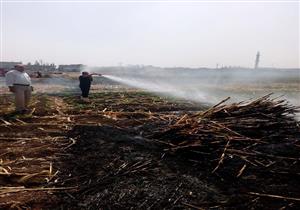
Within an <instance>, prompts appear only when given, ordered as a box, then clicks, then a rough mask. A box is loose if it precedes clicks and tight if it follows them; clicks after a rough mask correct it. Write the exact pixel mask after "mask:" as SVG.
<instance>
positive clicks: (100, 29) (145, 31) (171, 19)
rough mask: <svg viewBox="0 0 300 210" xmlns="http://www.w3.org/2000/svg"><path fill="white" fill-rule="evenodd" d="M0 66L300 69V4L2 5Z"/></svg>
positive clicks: (19, 3)
mask: <svg viewBox="0 0 300 210" xmlns="http://www.w3.org/2000/svg"><path fill="white" fill-rule="evenodd" d="M1 10H2V11H1V17H2V21H1V23H2V24H1V33H2V43H1V51H2V54H1V57H2V58H1V60H4V61H23V62H24V63H27V62H29V61H30V62H34V61H35V60H38V59H42V60H43V61H45V62H54V63H55V64H69V63H83V64H87V65H97V66H109V65H119V64H120V63H122V64H123V65H126V64H144V65H156V66H162V67H173V66H184V67H215V66H216V64H217V63H218V64H219V65H227V66H229V65H231V66H245V67H253V65H254V59H255V55H256V53H257V51H260V52H261V66H269V67H272V66H274V67H300V65H299V2H298V3H297V2H288V3H284V2H281V3H278V2H277V3H274V2H272V3H271V2H268V3H266V2H265V3H257V2H256V3H245V2H244V3H243V2H239V3H229V2H225V3H216V2H214V3H207V2H206V3H183V2H182V3H178V2H177V3H174V2H173V3H172V2H156V3H137V2H135V3H134V2H131V3H128V2H127V3H99V2H98V3H83V2H81V3H78V2H73V3H72V2H69V3H55V2H52V3H50V2H48V3H45V2H44V3H38V2H31V3H28V2H27V3H25V2H10V1H9V0H8V1H4V2H2V8H1Z"/></svg>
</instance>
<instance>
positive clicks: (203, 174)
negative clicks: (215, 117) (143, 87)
mask: <svg viewBox="0 0 300 210" xmlns="http://www.w3.org/2000/svg"><path fill="white" fill-rule="evenodd" d="M0 100H1V101H0V106H1V109H0V110H1V111H0V116H1V117H0V145H1V146H0V208H1V209H26V208H27V209H241V208H245V209H297V208H298V207H299V205H300V203H299V201H297V200H295V199H293V200H289V199H282V198H274V197H273V198H271V197H264V196H257V195H253V194H250V192H260V193H262V192H266V191H268V192H270V193H273V194H280V193H281V192H284V194H285V195H288V196H290V197H293V198H295V197H298V198H299V197H300V190H299V189H298V188H299V187H298V186H299V184H300V183H299V182H300V181H299V174H294V175H293V176H294V177H293V176H288V178H287V179H284V178H282V179H281V180H276V182H274V179H272V177H271V176H272V175H267V176H266V177H267V178H266V179H265V182H264V183H262V182H261V180H260V181H259V182H258V181H257V180H256V179H255V177H253V176H252V177H250V176H247V177H246V178H245V177H243V176H242V177H240V178H233V177H227V176H226V174H225V175H224V174H223V175H220V174H218V173H212V170H213V169H214V167H213V166H210V165H209V164H208V163H206V161H205V159H199V160H198V161H195V160H194V159H191V158H190V157H189V156H186V155H181V154H172V153H166V152H165V150H164V149H165V147H164V144H163V143H161V142H158V141H155V140H153V139H152V140H150V139H148V138H147V136H148V135H150V134H151V133H152V131H153V130H154V128H157V127H159V126H162V125H166V124H168V123H170V121H171V120H172V119H170V115H171V114H176V115H179V116H180V115H182V114H183V113H186V112H195V111H201V110H204V109H206V108H207V107H204V106H201V105H199V104H194V103H190V102H184V101H174V100H172V99H165V98H159V97H156V96H152V95H150V94H147V93H144V92H103V93H97V94H93V95H91V98H90V101H89V102H84V101H81V100H80V99H79V98H78V96H74V95H66V94H65V95H45V94H38V95H35V96H34V98H33V101H32V105H31V106H32V108H34V111H33V113H31V114H28V115H25V116H15V115H12V114H11V112H12V110H13V104H12V97H11V95H5V96H3V97H1V99H0ZM291 177H293V178H291ZM267 189H268V190H267ZM270 189H271V190H270ZM272 189H273V190H272ZM278 190H279V191H278Z"/></svg>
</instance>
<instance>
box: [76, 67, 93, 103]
mask: <svg viewBox="0 0 300 210" xmlns="http://www.w3.org/2000/svg"><path fill="white" fill-rule="evenodd" d="M92 81H93V78H92V75H90V74H89V73H88V72H86V71H83V72H82V74H81V75H80V76H79V87H80V89H81V97H82V98H83V99H87V98H88V97H89V92H90V88H91V84H92Z"/></svg>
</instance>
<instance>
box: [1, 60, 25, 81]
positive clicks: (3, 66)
mask: <svg viewBox="0 0 300 210" xmlns="http://www.w3.org/2000/svg"><path fill="white" fill-rule="evenodd" d="M18 64H22V62H6V61H0V77H4V76H5V74H6V72H8V71H9V70H11V69H13V68H14V67H15V65H18Z"/></svg>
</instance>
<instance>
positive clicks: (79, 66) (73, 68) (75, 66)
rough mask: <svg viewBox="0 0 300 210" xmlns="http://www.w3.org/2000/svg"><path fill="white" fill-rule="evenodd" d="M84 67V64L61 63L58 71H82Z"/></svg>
mask: <svg viewBox="0 0 300 210" xmlns="http://www.w3.org/2000/svg"><path fill="white" fill-rule="evenodd" d="M83 68H84V65H82V64H70V65H59V66H58V69H57V70H58V71H63V72H80V71H81V70H82V69H83Z"/></svg>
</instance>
